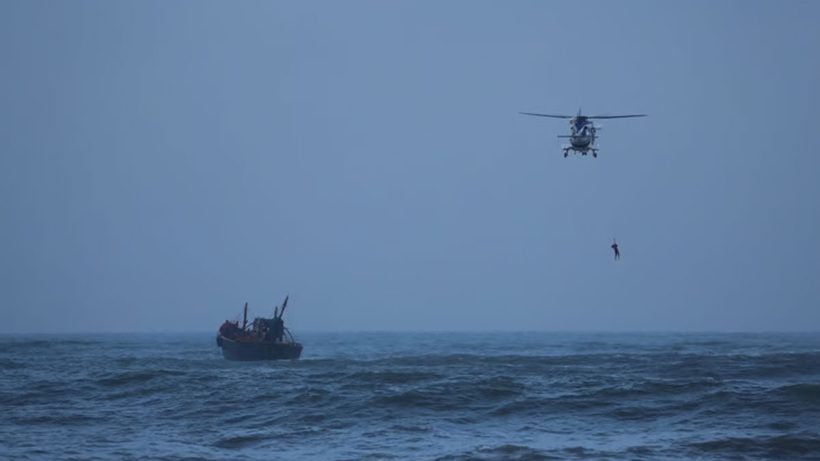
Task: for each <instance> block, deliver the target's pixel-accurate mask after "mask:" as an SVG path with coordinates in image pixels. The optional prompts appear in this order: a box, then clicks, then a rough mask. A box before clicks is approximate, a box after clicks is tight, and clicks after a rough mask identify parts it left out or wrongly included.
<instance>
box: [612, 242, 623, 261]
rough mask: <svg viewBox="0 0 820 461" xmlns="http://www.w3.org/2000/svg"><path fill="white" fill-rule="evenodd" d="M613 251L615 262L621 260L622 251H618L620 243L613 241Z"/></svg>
mask: <svg viewBox="0 0 820 461" xmlns="http://www.w3.org/2000/svg"><path fill="white" fill-rule="evenodd" d="M611 248H612V251H613V252H615V261H617V260H619V259H621V251H620V250H619V249H618V242H616V241H615V239H612V245H611Z"/></svg>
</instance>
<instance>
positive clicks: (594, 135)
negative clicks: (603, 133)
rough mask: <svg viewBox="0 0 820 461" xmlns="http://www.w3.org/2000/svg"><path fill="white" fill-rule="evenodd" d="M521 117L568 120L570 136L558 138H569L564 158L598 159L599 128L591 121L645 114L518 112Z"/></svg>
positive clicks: (564, 148) (642, 115)
mask: <svg viewBox="0 0 820 461" xmlns="http://www.w3.org/2000/svg"><path fill="white" fill-rule="evenodd" d="M519 113H520V114H523V115H532V116H535V117H549V118H563V119H569V128H570V134H569V135H568V136H558V137H559V138H569V145H565V146H564V147H563V151H564V158H566V157H567V155H569V152H570V151H572V152H573V153H575V154H578V153H580V154H581V155H587V153H588V152H592V156H593V157H595V158H597V157H598V147H597V146H596V144H595V141H596V140H597V139H598V130H600V129H601V127H600V126H596V125H595V123H593V122H592V120H601V119H611V118H634V117H646V114H632V115H581V109H578V115H549V114H536V113H532V112H519Z"/></svg>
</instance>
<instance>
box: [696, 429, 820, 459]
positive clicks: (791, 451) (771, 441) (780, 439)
mask: <svg viewBox="0 0 820 461" xmlns="http://www.w3.org/2000/svg"><path fill="white" fill-rule="evenodd" d="M690 447H692V448H694V449H695V450H696V451H699V452H702V453H710V454H717V453H723V454H727V455H733V456H737V455H738V454H743V455H747V456H752V457H755V458H776V459H795V458H797V457H802V456H809V457H812V458H814V457H816V456H817V453H820V438H818V436H817V435H803V436H801V435H780V436H773V437H765V436H759V437H726V438H720V439H716V440H709V441H706V442H698V443H693V444H690Z"/></svg>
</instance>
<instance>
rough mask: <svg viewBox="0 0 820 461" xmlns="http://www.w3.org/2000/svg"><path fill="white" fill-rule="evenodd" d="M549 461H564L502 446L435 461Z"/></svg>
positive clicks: (509, 445)
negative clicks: (556, 460) (555, 460)
mask: <svg viewBox="0 0 820 461" xmlns="http://www.w3.org/2000/svg"><path fill="white" fill-rule="evenodd" d="M550 459H564V457H562V456H558V455H551V454H549V453H547V452H545V451H541V450H537V449H535V448H530V447H527V446H522V445H513V444H504V445H498V446H494V447H479V448H476V449H474V450H469V451H465V452H462V453H458V454H449V455H445V456H441V457H438V458H436V461H462V460H463V461H467V460H470V461H496V460H498V461H546V460H550Z"/></svg>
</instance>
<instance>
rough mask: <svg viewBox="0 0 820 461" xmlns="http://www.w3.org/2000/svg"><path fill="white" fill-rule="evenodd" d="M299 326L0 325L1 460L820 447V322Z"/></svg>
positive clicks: (698, 453) (672, 452) (539, 456)
mask: <svg viewBox="0 0 820 461" xmlns="http://www.w3.org/2000/svg"><path fill="white" fill-rule="evenodd" d="M297 339H298V340H299V341H300V342H302V343H303V344H304V345H305V350H304V354H303V356H302V359H301V360H298V361H284V362H244V363H239V362H228V361H225V360H224V359H223V358H222V356H221V354H220V350H219V349H218V348H217V346H216V344H215V338H214V335H213V334H184V335H173V334H161V335H91V336H56V337H54V336H45V335H35V336H0V367H2V368H0V369H2V375H0V408H1V409H2V413H3V418H2V419H0V459H3V460H26V459H37V460H63V459H77V460H93V459H101V460H109V459H135V460H136V459H139V460H144V459H162V460H181V459H185V460H200V459H201V460H223V459H237V460H268V459H270V460H289V459H317V460H324V459H327V460H358V459H362V460H377V459H414V460H415V459H421V460H435V459H438V460H468V459H470V460H472V459H475V460H544V459H628V460H637V459H646V460H655V459H820V334H660V333H658V334H644V333H641V334H586V333H583V334H581V333H579V334H559V333H455V334H447V333H433V334H428V333H359V334H350V333H346V334H330V333H321V334H320V333H314V334H302V335H298V338H297Z"/></svg>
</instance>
